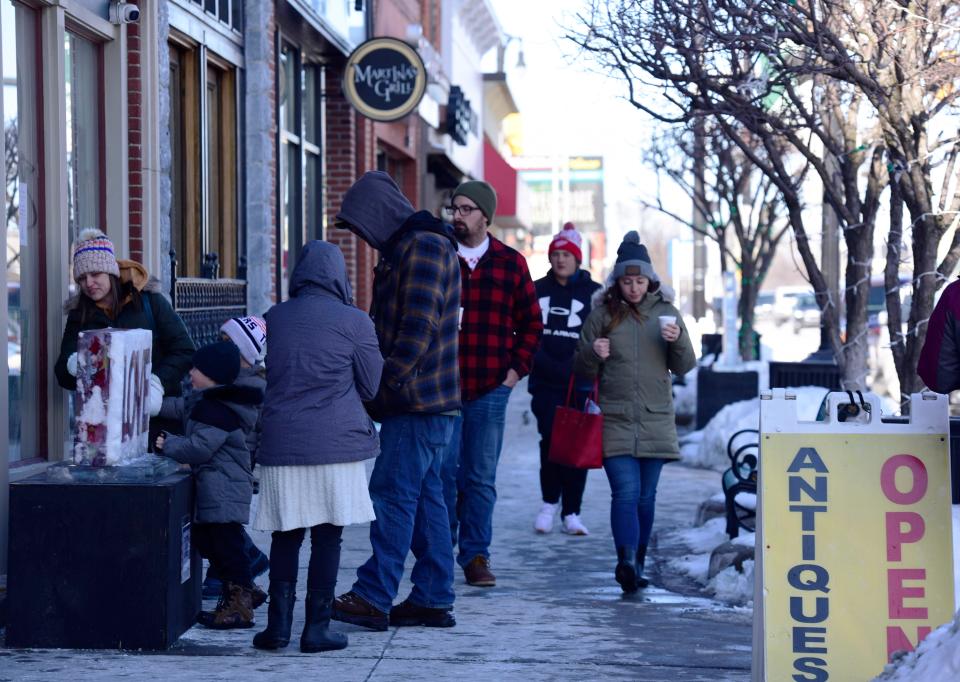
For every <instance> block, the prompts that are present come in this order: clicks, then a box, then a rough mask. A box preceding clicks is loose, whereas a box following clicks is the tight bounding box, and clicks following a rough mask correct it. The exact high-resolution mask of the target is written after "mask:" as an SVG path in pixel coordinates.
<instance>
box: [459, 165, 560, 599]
mask: <svg viewBox="0 0 960 682" xmlns="http://www.w3.org/2000/svg"><path fill="white" fill-rule="evenodd" d="M447 210H448V212H449V214H450V216H451V219H452V221H453V231H454V233H455V234H456V236H457V242H459V246H458V253H459V256H460V272H461V276H462V277H461V279H462V286H463V293H462V296H461V304H460V305H461V306H462V307H461V318H462V319H461V323H460V389H461V395H462V398H463V417H462V419H460V420H458V422H457V427H458V428H457V430H456V432H455V433H454V436H453V440H452V441H451V444H450V448H449V451H448V452H447V454H446V455H445V456H444V470H443V486H444V496H445V498H446V503H447V511H448V513H449V514H450V531H451V534H452V536H453V542H454V544H458V545H459V547H460V551H459V553H458V555H457V563H458V564H460V566H461V567H462V568H463V575H464V578H465V579H466V581H467V584H468V585H474V586H477V587H492V586H494V585H496V582H497V579H496V576H494V574H493V572H492V571H491V570H490V543H491V541H492V539H493V507H494V504H495V503H496V501H497V487H496V478H497V463H498V462H499V461H500V449H501V447H502V445H503V429H504V422H505V419H506V410H507V400H508V399H509V398H510V393H511V391H512V390H513V387H514V386H516V385H517V382H518V381H520V379H522V378H523V377H524V376H526V375H527V373H528V372H529V371H530V364H531V363H532V361H533V354H534V353H535V352H536V350H537V346H538V345H539V343H540V334H541V333H542V332H543V320H542V319H541V314H540V305H539V304H538V303H537V292H536V288H535V287H534V286H533V280H532V279H531V278H530V271H529V270H528V269H527V262H526V260H525V259H524V257H523V256H522V255H520V254H519V253H517V252H516V251H515V250H513V249H511V248H510V247H509V246H507V245H506V244H504V243H503V242H501V241H500V240H498V239H496V238H495V237H494V236H492V235H491V234H489V229H490V225H491V224H492V223H493V218H494V215H495V214H496V210H497V193H496V192H495V191H494V189H493V187H491V186H490V185H488V184H487V183H485V182H481V181H477V180H473V181H470V182H464V183H462V184H461V185H460V186H459V187H457V189H456V190H454V192H453V198H452V199H451V205H450V206H449V207H448V209H447Z"/></svg>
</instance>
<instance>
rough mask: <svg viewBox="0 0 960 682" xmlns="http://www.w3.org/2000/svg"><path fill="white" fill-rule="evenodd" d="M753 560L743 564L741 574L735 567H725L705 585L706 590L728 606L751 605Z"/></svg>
mask: <svg viewBox="0 0 960 682" xmlns="http://www.w3.org/2000/svg"><path fill="white" fill-rule="evenodd" d="M753 564H754V562H753V559H747V560H746V561H744V562H743V573H741V572H740V571H738V570H737V568H736V566H727V568H725V569H723V570H722V571H720V572H719V573H717V574H716V575H715V576H713V579H712V580H711V581H710V582H709V583H708V584H707V590H708V591H709V592H711V593H712V594H713V596H714V597H716V598H717V599H719V600H720V601H724V602H727V603H728V604H741V605H746V604H751V603H753Z"/></svg>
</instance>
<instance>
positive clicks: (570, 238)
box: [547, 223, 583, 263]
mask: <svg viewBox="0 0 960 682" xmlns="http://www.w3.org/2000/svg"><path fill="white" fill-rule="evenodd" d="M580 244H581V240H580V233H579V232H577V228H576V226H575V225H574V224H573V223H566V224H564V226H563V229H562V230H560V232H559V233H558V234H557V236H555V237H554V238H553V241H552V242H550V248H549V249H547V256H549V255H550V254H551V253H553V252H554V251H566V252H568V253H571V254H573V257H574V258H576V259H577V263H582V262H583V252H582V251H581V250H580Z"/></svg>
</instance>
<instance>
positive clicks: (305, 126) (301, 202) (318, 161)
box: [277, 44, 324, 300]
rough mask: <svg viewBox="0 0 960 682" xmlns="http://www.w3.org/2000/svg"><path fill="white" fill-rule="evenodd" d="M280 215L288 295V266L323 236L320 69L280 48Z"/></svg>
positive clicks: (281, 269) (281, 273) (282, 284)
mask: <svg viewBox="0 0 960 682" xmlns="http://www.w3.org/2000/svg"><path fill="white" fill-rule="evenodd" d="M280 67H281V68H280V73H281V76H282V78H281V81H280V101H279V103H278V111H277V115H278V119H279V120H280V122H281V124H282V127H281V130H280V169H281V176H280V196H281V209H282V215H281V216H280V225H279V235H278V239H277V242H278V244H279V250H280V252H279V254H278V259H277V260H278V264H279V265H278V279H279V281H278V283H277V284H278V290H279V291H280V298H281V300H283V299H284V298H286V296H287V285H288V279H289V271H290V269H291V268H292V266H293V264H294V263H295V262H296V260H297V257H298V255H299V253H300V249H301V248H302V247H303V245H304V244H305V243H306V242H307V241H309V240H311V239H322V238H323V205H324V202H323V156H322V149H323V139H322V131H323V100H322V98H321V94H320V93H321V92H322V91H323V69H322V67H321V66H319V65H315V64H305V63H303V61H302V58H301V55H300V51H299V50H298V49H297V48H296V47H294V46H292V45H289V44H285V45H284V46H283V48H282V49H281V51H280Z"/></svg>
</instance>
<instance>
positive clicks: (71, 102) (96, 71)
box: [64, 31, 105, 242]
mask: <svg viewBox="0 0 960 682" xmlns="http://www.w3.org/2000/svg"><path fill="white" fill-rule="evenodd" d="M99 63H100V48H99V47H98V46H97V45H95V44H94V43H92V42H90V41H89V40H86V39H85V38H81V37H80V36H78V35H76V34H75V33H71V32H70V31H67V32H66V33H64V96H65V98H66V108H67V224H68V226H69V228H70V233H69V234H70V241H71V242H72V241H73V240H74V239H76V237H77V235H78V234H79V233H80V230H82V229H84V228H86V227H98V228H100V229H105V226H104V225H103V224H102V223H101V216H100V204H101V197H100V150H101V146H100V130H101V128H100V122H101V115H100V97H99V89H100V88H99V84H100V66H99Z"/></svg>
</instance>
